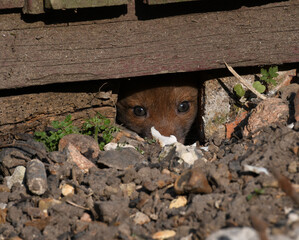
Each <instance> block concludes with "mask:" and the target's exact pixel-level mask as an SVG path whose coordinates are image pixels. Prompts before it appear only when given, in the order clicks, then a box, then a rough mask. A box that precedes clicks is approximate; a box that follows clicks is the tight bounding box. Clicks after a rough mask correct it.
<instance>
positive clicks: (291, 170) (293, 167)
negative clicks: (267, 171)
mask: <svg viewBox="0 0 299 240" xmlns="http://www.w3.org/2000/svg"><path fill="white" fill-rule="evenodd" d="M288 171H289V173H296V172H297V162H295V161H293V162H291V163H290V164H289V166H288Z"/></svg>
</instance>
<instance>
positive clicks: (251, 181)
mask: <svg viewBox="0 0 299 240" xmlns="http://www.w3.org/2000/svg"><path fill="white" fill-rule="evenodd" d="M293 115H294V113H293ZM283 119H290V117H285V118H283ZM298 131H299V126H298V122H296V123H295V125H294V127H293V128H290V127H289V126H288V121H285V120H283V121H279V122H274V123H270V124H268V125H266V126H263V127H262V128H260V129H258V133H257V132H256V131H255V132H254V133H249V134H248V136H246V137H241V138H237V137H233V138H231V139H230V140H224V141H219V139H217V138H214V139H213V138H211V139H208V140H207V143H206V146H208V151H202V154H203V157H202V158H200V159H198V160H197V161H195V163H194V165H193V166H189V165H188V164H186V163H181V161H178V157H177V155H176V154H175V153H174V151H172V150H171V151H170V152H169V153H168V154H167V155H166V156H165V157H164V158H162V159H161V157H159V153H160V151H161V147H160V146H159V145H158V144H157V143H147V142H143V143H142V142H139V143H138V144H139V147H138V151H137V150H136V149H133V148H122V147H120V148H117V149H116V150H110V151H105V152H100V153H98V154H96V155H94V154H92V153H94V151H93V150H91V149H87V150H86V148H85V150H84V152H82V151H81V153H82V154H83V155H84V156H85V157H86V158H88V160H89V161H91V162H92V163H93V164H92V167H91V168H89V170H88V171H82V169H80V168H79V167H78V165H76V164H75V163H74V162H72V161H70V154H69V153H68V152H67V150H66V148H65V149H64V150H61V151H57V152H51V153H49V152H47V151H46V148H45V146H44V145H43V144H42V143H38V142H35V141H34V140H33V139H32V137H31V136H28V135H22V134H20V135H19V136H18V139H14V141H13V142H12V139H10V140H11V142H10V143H9V139H8V140H7V144H5V145H4V144H3V145H2V146H1V149H2V150H1V152H0V164H1V166H0V167H1V179H0V182H1V185H0V239H61V240H62V239H166V238H168V237H167V236H169V239H184V240H186V239H206V238H208V237H210V239H234V238H230V237H229V236H224V235H221V236H218V237H217V238H212V236H211V234H213V233H217V231H218V230H220V229H230V228H231V227H239V228H240V230H241V229H245V227H250V228H254V229H255V230H256V231H257V234H258V236H259V237H260V239H274V238H272V237H276V238H275V239H298V236H299V221H298V219H299V209H298V204H299V201H298V199H299V197H298V192H297V190H298V188H296V187H297V186H298V185H297V184H299V174H298V171H299V166H298V165H299V162H298V152H299V150H298V148H299V132H298ZM15 137H16V136H15ZM76 141H78V140H76ZM79 141H80V140H79ZM137 142H138V141H137ZM141 153H143V154H141ZM32 159H38V160H35V162H34V163H32V162H33V161H32ZM205 159H206V160H207V161H205ZM29 163H30V164H29ZM41 163H42V164H41ZM247 165H249V166H255V167H263V168H262V170H261V171H260V172H256V171H255V170H251V169H250V167H248V166H247ZM17 166H24V167H25V168H26V175H25V179H24V180H22V179H21V181H20V183H18V182H16V183H13V184H12V185H9V184H8V183H9V181H10V179H9V176H11V175H12V174H13V173H14V172H16V169H17V168H16V167H17ZM36 169H37V170H36ZM265 172H266V173H265ZM14 175H15V174H14ZM191 176H192V177H191ZM191 179H193V180H194V179H197V180H196V181H199V182H200V183H203V185H204V184H207V185H208V190H206V191H205V190H200V189H199V188H198V186H197V185H198V182H197V183H196V182H192V181H191ZM198 179H199V180H198ZM206 180H207V182H205V181H206ZM8 185H9V186H11V188H9V187H8ZM182 186H183V187H185V188H184V191H182V192H179V191H178V190H177V188H179V187H182ZM186 186H189V187H186ZM204 188H205V186H204ZM205 192H206V193H205ZM179 193H180V194H179ZM174 200H176V202H175V201H174ZM175 203H176V204H178V206H176V205H175V206H174V204H175ZM165 230H168V231H165ZM278 236H281V238H278ZM282 236H284V238H282ZM263 237H264V238H263ZM240 239H241V238H240ZM242 239H249V235H248V238H242ZM251 239H258V237H257V238H251Z"/></svg>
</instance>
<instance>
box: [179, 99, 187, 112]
mask: <svg viewBox="0 0 299 240" xmlns="http://www.w3.org/2000/svg"><path fill="white" fill-rule="evenodd" d="M189 108H190V104H189V102H187V101H184V102H181V103H180V104H179V105H178V111H179V112H187V111H188V110H189Z"/></svg>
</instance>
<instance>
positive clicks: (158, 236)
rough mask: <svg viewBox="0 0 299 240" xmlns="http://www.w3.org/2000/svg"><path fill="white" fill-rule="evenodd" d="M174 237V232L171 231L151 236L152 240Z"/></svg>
mask: <svg viewBox="0 0 299 240" xmlns="http://www.w3.org/2000/svg"><path fill="white" fill-rule="evenodd" d="M175 235H176V232H175V231H173V230H164V231H159V232H156V233H154V234H153V235H152V238H153V239H167V238H171V237H174V236H175Z"/></svg>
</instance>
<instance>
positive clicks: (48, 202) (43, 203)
mask: <svg viewBox="0 0 299 240" xmlns="http://www.w3.org/2000/svg"><path fill="white" fill-rule="evenodd" d="M56 204H61V201H59V200H56V199H54V198H44V199H41V200H40V201H39V202H38V208H39V209H40V210H42V211H47V210H48V208H50V207H52V206H53V205H56Z"/></svg>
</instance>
